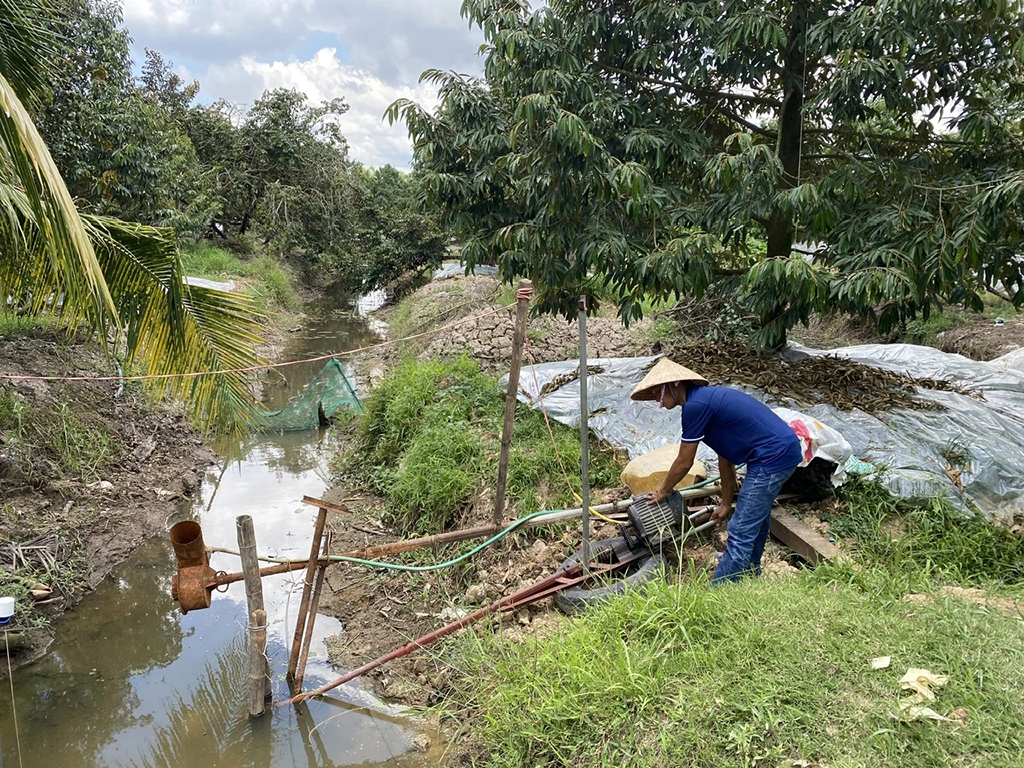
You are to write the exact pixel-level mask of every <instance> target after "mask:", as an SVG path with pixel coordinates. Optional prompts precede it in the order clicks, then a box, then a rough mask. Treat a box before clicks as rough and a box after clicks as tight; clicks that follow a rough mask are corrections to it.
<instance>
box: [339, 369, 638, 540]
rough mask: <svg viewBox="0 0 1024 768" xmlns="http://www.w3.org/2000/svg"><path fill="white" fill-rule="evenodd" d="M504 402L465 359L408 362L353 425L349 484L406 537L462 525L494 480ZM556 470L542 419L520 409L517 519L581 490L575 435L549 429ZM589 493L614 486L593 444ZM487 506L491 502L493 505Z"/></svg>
mask: <svg viewBox="0 0 1024 768" xmlns="http://www.w3.org/2000/svg"><path fill="white" fill-rule="evenodd" d="M503 414H504V395H503V394H502V393H501V390H500V389H498V386H497V383H496V382H495V380H494V378H492V377H491V376H488V375H487V374H485V373H482V372H481V371H480V369H479V367H478V366H477V364H476V363H475V362H473V361H471V360H469V359H468V358H461V359H458V360H455V361H446V362H439V361H425V362H421V361H415V360H406V361H404V362H403V363H402V364H400V365H399V366H397V367H396V368H395V369H394V370H392V371H391V373H390V374H389V375H388V376H387V377H386V378H385V379H384V380H383V381H382V382H381V383H380V384H379V385H378V386H377V388H376V389H375V390H374V391H373V393H371V395H370V397H369V398H368V399H367V401H366V412H365V414H363V416H361V417H360V422H359V444H358V448H357V450H356V451H355V452H354V453H353V454H352V455H350V456H349V457H347V458H345V459H343V460H342V462H341V466H340V471H341V472H342V473H344V474H345V475H346V476H347V477H348V478H349V479H352V480H357V481H364V482H369V483H370V484H371V485H372V486H373V487H374V488H375V489H376V490H377V491H378V492H380V493H382V494H383V495H384V496H386V497H387V498H388V500H389V509H390V512H391V520H392V522H395V523H397V524H398V526H399V527H400V528H401V529H402V531H403V532H405V533H436V532H438V531H441V530H445V529H447V528H450V527H451V526H452V525H454V524H456V523H457V522H459V521H460V520H461V518H462V516H463V513H464V512H465V509H466V507H467V506H468V505H471V504H472V503H473V500H474V498H475V497H476V496H477V495H478V494H479V493H480V492H482V491H484V490H485V489H488V488H493V486H494V483H495V481H496V479H497V473H498V457H499V449H500V440H501V426H502V419H503ZM552 431H553V432H554V435H555V443H556V444H557V446H558V453H559V454H561V457H562V461H563V462H564V464H565V467H566V468H567V471H568V472H569V473H572V474H570V475H569V479H568V481H567V480H566V479H565V478H564V477H563V476H562V472H561V468H560V466H559V463H558V458H557V455H556V452H555V447H554V445H553V444H552V440H551V436H550V435H549V433H548V431H547V427H546V426H545V425H544V419H543V416H541V415H540V414H538V413H536V412H534V411H532V410H530V409H529V408H526V407H525V406H520V407H519V408H517V410H516V424H515V434H514V438H513V442H512V450H511V452H510V455H509V476H508V487H507V496H508V499H509V503H510V506H511V508H512V510H513V513H514V514H517V515H518V514H528V513H530V512H535V511H537V510H539V509H541V508H542V506H543V505H554V506H571V505H572V503H573V491H574V490H575V491H578V490H579V477H578V473H579V469H578V468H579V466H580V453H581V452H580V446H579V438H578V436H577V433H576V432H575V431H574V430H571V429H568V428H566V427H564V426H562V425H560V424H552ZM591 454H592V462H591V481H592V483H593V484H594V486H595V487H614V486H617V485H618V474H619V466H618V463H617V461H616V459H615V456H614V453H613V452H612V451H610V450H607V449H602V448H601V447H600V446H598V445H597V443H596V441H593V442H592V445H591ZM492 498H493V497H492Z"/></svg>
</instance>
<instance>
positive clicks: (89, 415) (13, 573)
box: [0, 330, 214, 663]
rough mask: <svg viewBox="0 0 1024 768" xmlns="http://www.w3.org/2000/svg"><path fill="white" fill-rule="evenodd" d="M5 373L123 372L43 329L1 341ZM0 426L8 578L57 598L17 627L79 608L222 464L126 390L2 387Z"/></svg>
mask: <svg viewBox="0 0 1024 768" xmlns="http://www.w3.org/2000/svg"><path fill="white" fill-rule="evenodd" d="M0 370H2V371H4V372H5V373H11V374H17V375H50V376H53V375H57V376H99V375H116V373H117V371H116V368H115V367H114V366H113V365H112V364H111V363H110V362H109V361H108V360H107V358H106V357H104V355H103V354H102V352H101V351H100V350H98V349H97V348H96V346H95V345H94V344H92V343H90V342H88V340H87V339H85V338H84V337H77V338H69V337H67V336H65V335H63V334H61V333H58V332H54V331H45V330H40V331H32V332H29V333H25V334H21V335H18V336H15V337H3V338H0ZM0 419H3V422H4V423H3V425H2V426H3V430H2V431H0V479H2V486H0V513H2V514H0V577H3V579H4V581H6V582H7V583H8V585H12V586H17V585H21V586H23V587H24V586H28V582H29V581H31V582H33V583H35V584H38V585H44V586H46V587H48V588H50V589H52V590H53V592H52V595H51V597H50V598H49V600H48V601H46V603H45V604H41V605H38V606H36V610H34V611H31V612H21V611H23V610H24V606H23V607H22V608H21V609H19V617H18V619H16V620H26V621H28V622H29V623H30V624H33V625H45V623H46V621H47V620H48V619H52V618H53V617H54V616H56V615H57V614H59V613H60V612H61V611H63V610H66V609H68V608H70V607H71V606H73V605H74V604H75V603H76V602H77V601H78V600H79V599H80V598H81V597H82V595H83V594H84V593H85V592H86V591H88V590H89V589H91V588H92V587H94V586H95V585H96V584H97V583H98V582H99V581H100V580H101V579H102V578H103V577H104V576H105V575H106V574H107V573H108V572H109V571H110V570H111V569H112V568H113V567H114V566H115V565H117V564H118V563H120V562H122V561H123V560H124V559H125V558H127V557H128V555H129V554H130V553H131V552H132V551H134V549H135V548H136V547H138V546H139V545H140V544H141V543H142V542H144V541H145V540H146V539H148V538H150V537H152V536H153V535H155V534H156V533H158V532H159V531H162V530H164V529H165V523H166V520H167V517H168V516H169V515H170V514H171V513H173V512H174V511H175V510H176V509H177V505H178V504H179V502H180V500H182V499H185V498H187V497H188V496H189V495H191V494H192V492H193V491H194V490H195V489H196V487H197V486H198V484H199V473H200V472H201V471H202V470H203V468H204V467H206V466H207V465H209V464H210V463H211V462H212V460H213V458H214V457H213V454H212V453H211V452H210V451H209V450H208V449H207V448H206V447H205V446H204V445H203V442H202V440H201V439H200V437H199V436H198V435H197V434H196V433H195V431H194V430H193V429H192V428H191V427H190V425H189V424H188V423H187V421H185V419H184V418H183V417H182V416H181V415H180V413H179V412H178V411H176V410H175V409H174V408H173V407H172V406H169V405H165V404H157V403H153V402H151V401H149V400H148V399H147V398H146V395H145V393H144V392H143V391H142V390H141V389H139V388H138V387H136V386H134V385H131V384H130V383H129V384H128V385H126V386H124V387H121V386H120V385H119V382H117V381H104V382H90V381H82V382H48V381H16V382H0ZM18 597H19V600H22V599H24V601H25V602H29V603H30V602H31V598H30V597H29V595H28V594H27V592H24V591H22V592H21V593H20V594H19V595H18ZM32 640H33V642H32V643H31V646H32V648H31V649H30V650H26V651H25V652H23V653H21V654H19V657H18V659H17V661H18V663H26V662H28V661H30V660H31V659H33V658H35V657H36V656H37V655H38V654H39V653H40V652H41V651H42V650H43V649H45V645H46V644H47V643H48V640H49V634H48V631H47V630H44V629H36V630H35V631H34V632H33V637H32Z"/></svg>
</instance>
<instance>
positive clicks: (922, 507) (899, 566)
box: [824, 480, 1024, 592]
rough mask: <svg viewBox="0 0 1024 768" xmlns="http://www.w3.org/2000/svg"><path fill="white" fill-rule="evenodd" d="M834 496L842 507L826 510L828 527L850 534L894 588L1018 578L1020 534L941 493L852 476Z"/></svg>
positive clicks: (1023, 562)
mask: <svg viewBox="0 0 1024 768" xmlns="http://www.w3.org/2000/svg"><path fill="white" fill-rule="evenodd" d="M840 498H841V500H842V502H843V504H842V506H841V508H840V509H841V511H840V512H837V513H834V514H830V515H826V516H824V519H825V520H827V521H828V522H829V523H830V525H831V531H832V533H834V534H835V535H837V536H839V537H841V538H845V539H849V540H851V541H852V542H853V544H854V547H855V548H856V554H857V556H858V559H859V560H860V562H861V563H862V564H863V565H867V566H870V567H871V568H872V569H874V573H875V574H876V575H877V573H881V574H884V575H885V577H886V581H887V582H888V583H889V584H890V585H891V586H892V588H894V589H896V590H897V591H902V592H906V591H909V590H911V589H918V588H926V587H927V586H928V585H929V584H930V583H932V582H937V583H946V584H955V585H960V586H977V585H986V586H1001V585H1018V584H1022V583H1024V539H1022V538H1020V537H1017V536H1014V535H1013V534H1011V533H1010V532H1009V531H1008V530H1007V529H1006V528H1003V527H1001V526H998V525H995V524H992V523H988V522H986V521H985V520H983V519H982V518H980V517H967V516H965V515H963V514H962V513H961V512H959V511H957V510H955V509H953V508H952V507H950V506H949V504H947V503H946V502H944V501H943V500H941V499H931V500H926V501H909V500H906V499H900V498H897V497H895V496H893V495H892V494H890V493H889V492H888V491H887V490H886V489H885V488H884V487H883V486H882V485H881V484H879V483H878V482H875V481H865V480H857V481H854V482H851V483H849V484H847V485H846V486H844V487H843V488H842V489H841V491H840ZM870 573H871V572H869V574H870Z"/></svg>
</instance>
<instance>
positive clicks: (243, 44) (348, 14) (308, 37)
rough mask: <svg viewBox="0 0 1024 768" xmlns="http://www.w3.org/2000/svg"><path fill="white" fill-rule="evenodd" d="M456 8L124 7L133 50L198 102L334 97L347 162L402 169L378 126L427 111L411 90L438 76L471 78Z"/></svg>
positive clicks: (456, 2)
mask: <svg viewBox="0 0 1024 768" xmlns="http://www.w3.org/2000/svg"><path fill="white" fill-rule="evenodd" d="M460 5H461V0H124V21H125V25H126V26H127V27H128V31H129V32H130V33H131V35H132V38H133V39H134V41H135V43H134V45H135V60H136V62H137V63H138V62H141V61H142V53H143V50H144V49H145V48H152V49H154V50H157V51H159V52H160V53H162V54H163V55H164V58H165V59H170V60H171V61H173V62H174V64H175V65H176V68H177V69H178V70H179V72H181V73H182V74H184V75H186V76H188V77H190V78H197V79H198V80H199V82H200V84H201V86H202V92H201V94H200V99H201V100H202V101H204V102H213V101H216V100H217V99H222V98H223V99H227V100H228V101H231V102H233V103H236V104H240V105H247V104H250V103H252V102H253V100H255V99H257V98H259V96H260V95H261V94H262V93H263V91H264V90H265V89H267V88H296V89H298V90H300V91H302V92H304V93H306V94H307V95H308V96H309V98H310V99H311V100H313V101H321V100H324V99H329V98H334V97H337V96H341V97H343V98H344V99H345V101H346V102H347V103H348V104H349V105H350V109H349V111H348V113H347V114H345V115H343V116H342V117H341V118H340V120H339V122H340V123H341V126H342V130H343V132H344V134H345V136H346V137H347V138H348V141H349V145H350V155H351V156H352V158H353V159H355V160H358V161H360V162H362V163H365V164H366V165H384V164H385V163H391V164H392V165H395V166H398V167H401V168H406V167H408V165H409V161H410V149H409V140H408V136H407V134H406V131H405V127H404V126H403V125H396V126H394V127H390V126H388V125H387V123H386V122H381V116H382V115H383V113H384V110H385V109H386V108H387V106H388V105H389V104H391V102H393V101H394V100H395V99H398V98H403V97H405V98H411V99H413V100H415V101H417V102H418V103H420V104H423V105H425V106H433V105H434V103H435V102H436V94H435V93H434V91H433V89H432V88H430V87H425V86H421V85H419V84H418V82H417V81H418V79H419V76H420V73H421V72H422V71H423V70H424V69H427V68H438V69H445V70H455V71H457V72H466V73H471V74H479V73H480V70H481V66H482V61H481V59H480V58H479V57H478V56H477V49H478V48H479V46H480V44H481V43H482V42H483V37H482V35H481V33H480V31H479V30H478V29H476V28H475V27H474V28H473V29H470V28H469V26H468V24H467V22H466V21H465V20H464V19H463V18H462V17H461V16H460V15H459V7H460Z"/></svg>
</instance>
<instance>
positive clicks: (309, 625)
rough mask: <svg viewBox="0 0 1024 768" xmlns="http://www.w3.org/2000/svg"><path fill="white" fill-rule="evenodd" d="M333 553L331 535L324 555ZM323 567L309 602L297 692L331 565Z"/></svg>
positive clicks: (326, 539) (327, 540) (296, 675)
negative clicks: (328, 569) (325, 577)
mask: <svg viewBox="0 0 1024 768" xmlns="http://www.w3.org/2000/svg"><path fill="white" fill-rule="evenodd" d="M330 552H331V534H330V533H329V532H328V534H327V535H326V536H325V537H324V550H323V554H324V557H325V558H326V557H327V555H329V554H330ZM321 562H322V563H323V564H322V565H319V564H318V565H317V569H316V583H315V584H314V585H313V594H312V596H311V598H310V600H309V619H308V621H306V636H305V637H304V638H303V639H302V653H301V655H300V656H299V666H298V668H297V669H296V672H295V683H294V685H293V687H294V689H295V690H296V691H301V690H302V678H303V677H305V675H306V662H307V661H308V660H309V646H310V645H311V644H312V643H313V624H314V622H316V612H317V608H319V607H320V592H321V590H322V589H323V586H324V574H325V573H326V572H327V565H328V564H329V563H330V561H329V560H328V561H327V562H324V561H321Z"/></svg>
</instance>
